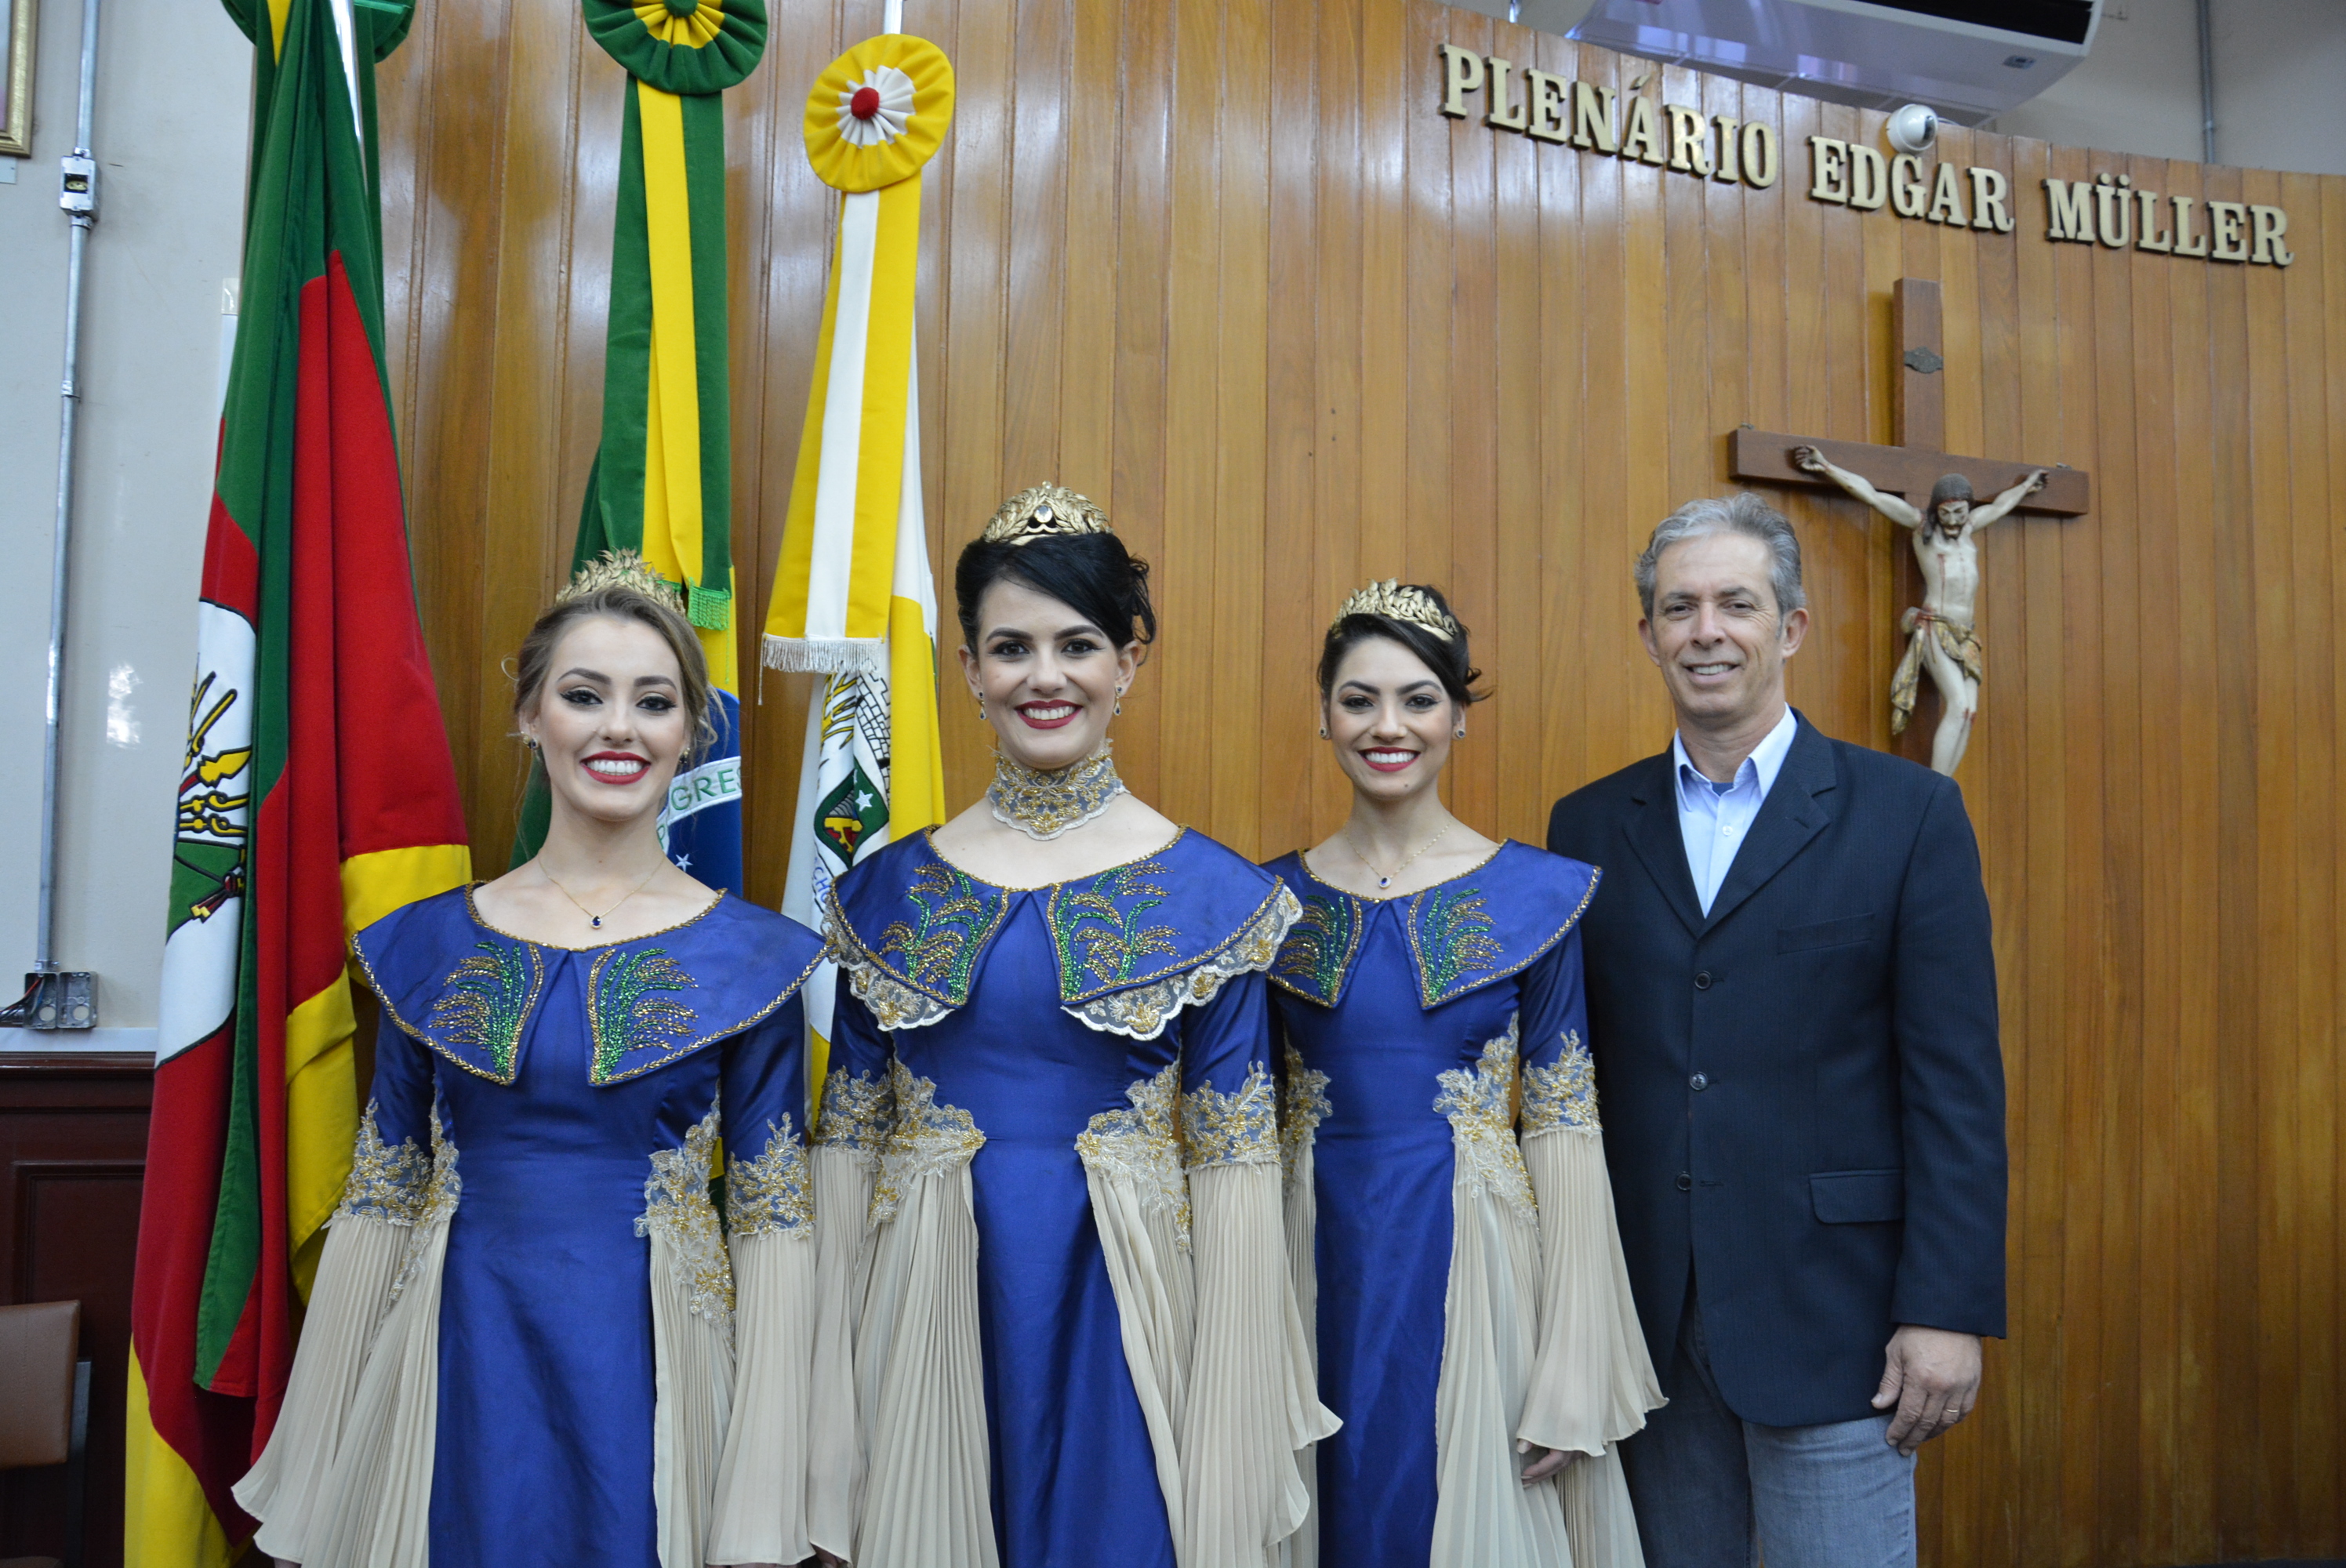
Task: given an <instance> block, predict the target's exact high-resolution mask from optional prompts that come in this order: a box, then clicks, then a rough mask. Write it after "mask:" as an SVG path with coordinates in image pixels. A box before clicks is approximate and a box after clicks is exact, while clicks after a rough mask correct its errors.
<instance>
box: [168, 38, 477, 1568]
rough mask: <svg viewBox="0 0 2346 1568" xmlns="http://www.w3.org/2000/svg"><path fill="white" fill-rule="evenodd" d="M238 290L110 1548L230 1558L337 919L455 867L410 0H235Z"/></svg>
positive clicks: (315, 1239) (282, 1364) (315, 1193)
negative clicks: (417, 447)
mask: <svg viewBox="0 0 2346 1568" xmlns="http://www.w3.org/2000/svg"><path fill="white" fill-rule="evenodd" d="M229 12H230V15H231V16H232V17H233V18H234V20H235V21H236V23H237V25H239V26H240V27H241V28H242V29H243V30H244V32H245V33H246V35H247V36H249V37H250V38H251V39H252V40H253V52H254V103H253V120H252V124H253V142H252V156H251V169H250V184H249V188H248V192H247V205H246V212H245V240H244V272H243V283H242V300H241V307H242V308H241V311H240V315H239V318H238V329H237V341H236V348H235V352H234V356H233V358H232V360H231V361H230V373H229V384H228V395H227V402H226V406H225V408H224V410H223V412H222V417H221V424H220V440H219V467H218V473H217V477H216V479H215V481H214V493H213V497H212V505H211V516H210V522H209V530H208V532H207V535H206V539H205V548H204V566H203V578H202V586H201V588H200V590H199V594H200V602H199V608H198V647H197V660H196V673H195V681H194V686H193V689H192V693H191V696H190V700H189V719H188V743H187V753H186V761H185V768H184V771H183V773H182V776H181V779H180V785H179V822H178V828H177V831H176V836H175V840H174V844H173V860H172V867H171V895H170V910H169V916H168V919H169V932H170V934H169V936H168V940H167V942H166V944H165V947H164V957H163V975H162V989H161V1004H160V1018H159V1020H158V1030H157V1042H156V1069H155V1089H154V1113H153V1120H152V1125H151V1130H150V1133H149V1135H148V1156H147V1177H146V1186H145V1198H144V1205H145V1207H144V1209H143V1211H142V1213H141V1215H140V1217H139V1233H138V1278H137V1282H136V1285H135V1287H134V1289H133V1293H132V1307H131V1366H130V1410H129V1418H130V1421H129V1437H128V1495H127V1496H126V1498H125V1518H124V1536H125V1539H124V1547H125V1560H126V1561H127V1562H128V1563H130V1564H132V1565H133V1568H139V1565H145V1568H179V1565H180V1564H207V1565H209V1564H212V1563H224V1562H225V1561H227V1559H228V1557H229V1556H230V1553H231V1552H232V1551H233V1549H234V1547H235V1545H236V1543H240V1542H241V1541H243V1540H244V1539H245V1538H246V1537H247V1536H249V1535H250V1533H251V1531H252V1528H253V1522H252V1521H251V1520H250V1518H249V1517H247V1516H246V1515H245V1514H244V1513H243V1512H241V1511H240V1510H239V1509H238V1507H237V1506H236V1503H235V1502H234V1500H233V1499H232V1498H231V1496H230V1490H229V1489H230V1486H232V1485H233V1484H234V1483H235V1481H237V1480H238V1479H239V1478H240V1476H241V1475H242V1474H243V1473H244V1471H246V1470H247V1469H248V1468H250V1464H251V1461H252V1459H253V1457H254V1456H255V1455H256V1454H258V1453H259V1452H260V1448H261V1445H262V1444H263V1443H264V1442H266V1441H267V1440H268V1437H269V1432H270V1428H271V1427H272V1425H273V1424H274V1422H275V1420H276V1419H277V1411H278V1405H279V1402H280V1400H281V1399H282V1397H283V1394H284V1390H285V1380H286V1376H287V1373H288V1372H289V1370H290V1369H291V1364H292V1357H293V1316H294V1312H293V1309H294V1304H295V1298H296V1295H297V1292H298V1291H300V1290H301V1289H302V1288H305V1287H306V1284H307V1281H308V1280H309V1278H311V1276H312V1274H313V1273H314V1269H315V1263H316V1255H317V1250H318V1248H319V1247H321V1245H322V1243H323V1231H322V1227H323V1225H324V1222H325V1220H326V1218H327V1217H328V1216H329V1215H330V1214H331V1212H332V1210H333V1207H334V1205H335V1203H336V1201H337V1200H338V1198H339V1197H340V1196H341V1191H342V1180H343V1177H344V1176H345V1175H346V1174H347V1172H348V1170H349V1167H350V1156H351V1145H352V1138H353V1136H354V1135H355V1133H356V1130H357V1125H358V1113H359V1085H358V1084H357V1082H356V1074H355V1071H354V1066H353V1061H352V1049H351V1040H352V1034H353V1033H354V1032H355V1028H356V1023H355V1020H354V1017H353V1014H352V989H351V982H350V979H349V976H348V973H347V972H346V969H345V959H344V952H345V948H344V942H345V938H346V935H347V933H348V932H352V931H354V930H356V929H358V928H359V927H362V926H363V925H366V924H368V923H369V922H371V921H374V920H376V919H378V918H380V917H381V916H382V915H383V914H384V913H386V912H388V911H391V910H393V909H395V908H397V907H398V906H399V905H401V904H403V903H405V902H408V901H411V900H413V899H417V898H422V897H424V896H427V895H429V894H431V893H434V892H438V891H442V890H443V889H445V888H449V887H453V886H455V885H457V884H459V883H461V882H464V881H467V880H468V879H469V877H470V874H471V858H470V854H469V851H468V850H467V849H466V845H465V830H464V813H463V811H462V809H461V808H460V806H459V803H458V799H457V794H456V780H455V770H454V766H453V765H452V763H451V760H450V757H449V752H448V742H447V736H446V731H445V730H444V728H443V727H442V723H441V717H440V705H439V699H438V697H437V696H436V694H435V693H434V690H433V684H432V671H431V667H430V665H429V663H428V662H427V661H426V659H425V656H424V648H423V632H422V627H421V626H420V625H419V623H418V619H417V616H416V608H415V596H414V591H413V583H412V578H411V575H410V566H409V560H408V552H407V534H406V524H405V520H404V507H403V501H402V497H401V491H400V482H399V471H398V462H397V453H396V450H395V448H394V446H393V435H392V427H391V410H390V402H389V397H388V393H387V388H386V383H385V381H384V377H383V369H382V248H381V239H380V219H379V218H378V209H377V203H376V197H375V170H374V165H373V161H372V148H373V140H374V137H373V130H374V126H373V121H374V64H375V62H376V61H377V60H379V59H380V58H382V56H384V55H386V54H388V53H389V52H390V51H391V49H392V48H393V47H394V46H396V45H397V44H398V42H399V40H400V38H401V37H402V36H403V35H404V34H405V32H406V28H407V23H408V20H409V17H410V15H411V0H229Z"/></svg>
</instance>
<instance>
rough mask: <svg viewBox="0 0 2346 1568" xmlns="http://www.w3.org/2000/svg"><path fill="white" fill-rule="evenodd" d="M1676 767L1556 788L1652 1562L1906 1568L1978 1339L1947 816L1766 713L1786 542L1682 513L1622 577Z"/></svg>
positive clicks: (1980, 1097)
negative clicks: (1668, 714) (1635, 1342)
mask: <svg viewBox="0 0 2346 1568" xmlns="http://www.w3.org/2000/svg"><path fill="white" fill-rule="evenodd" d="M1637 592H1638V596H1639V599H1640V602H1641V604H1642V606H1643V607H1644V610H1645V616H1644V618H1643V619H1642V620H1640V621H1639V622H1638V634H1639V636H1641V637H1643V639H1644V641H1645V645H1646V652H1647V655H1648V657H1651V658H1652V659H1653V661H1654V663H1655V665H1656V667H1658V668H1659V669H1660V671H1661V674H1662V684H1663V687H1664V688H1665V689H1666V690H1667V691H1668V693H1669V697H1670V702H1671V706H1672V707H1673V708H1676V709H1677V711H1678V733H1677V734H1676V736H1675V737H1673V738H1672V739H1671V742H1670V746H1669V749H1668V750H1667V751H1664V752H1663V753H1661V754H1660V755H1658V756H1656V757H1651V758H1648V759H1646V760H1645V761H1643V762H1640V763H1637V764H1636V765H1635V766H1633V767H1630V768H1627V769H1623V770H1622V771H1620V772H1619V773H1617V774H1614V775H1613V776H1612V777H1611V778H1609V779H1600V780H1598V781H1597V782H1596V783H1594V784H1591V785H1589V786H1587V787H1586V789H1581V790H1579V791H1577V792H1576V793H1575V794H1573V795H1571V796H1569V797H1567V798H1566V799H1564V800H1561V801H1559V802H1557V804H1556V811H1555V814H1554V816H1553V817H1552V818H1551V819H1550V821H1549V826H1548V848H1549V849H1551V850H1555V851H1556V852H1557V853H1559V854H1565V855H1570V856H1573V857H1575V858H1576V859H1578V860H1590V861H1594V862H1596V864H1598V865H1601V866H1603V867H1604V868H1605V871H1606V876H1605V880H1604V881H1603V882H1602V883H1600V884H1599V886H1598V891H1597V893H1596V900H1595V901H1594V902H1593V903H1592V904H1591V906H1590V908H1589V911H1588V912H1587V914H1586V916H1585V917H1584V918H1583V920H1582V922H1581V932H1582V938H1583V941H1584V942H1586V952H1587V962H1588V968H1587V974H1588V1006H1589V1034H1590V1040H1591V1044H1592V1046H1593V1047H1594V1050H1595V1053H1596V1083H1597V1093H1598V1095H1599V1098H1600V1100H1601V1102H1602V1104H1603V1105H1604V1107H1605V1128H1606V1131H1605V1146H1606V1156H1607V1163H1608V1164H1609V1165H1610V1166H1611V1167H1612V1176H1613V1193H1614V1202H1615V1205H1616V1207H1617V1210H1618V1212H1619V1215H1620V1220H1621V1235H1622V1243H1623V1247H1624V1250H1625V1251H1626V1253H1627V1257H1628V1262H1629V1273H1630V1280H1631V1284H1632V1286H1633V1288H1634V1289H1635V1291H1636V1294H1637V1309H1638V1315H1639V1317H1640V1318H1641V1319H1643V1322H1644V1327H1645V1330H1646V1339H1647V1348H1648V1349H1650V1350H1651V1351H1652V1353H1653V1357H1654V1364H1655V1365H1656V1366H1657V1367H1660V1368H1668V1371H1667V1372H1666V1373H1665V1374H1664V1390H1665V1391H1666V1392H1667V1393H1668V1395H1669V1397H1670V1403H1669V1404H1668V1406H1667V1407H1665V1408H1664V1409H1663V1410H1658V1411H1657V1412H1656V1413H1655V1414H1654V1415H1653V1417H1652V1418H1651V1419H1650V1420H1649V1422H1648V1424H1647V1429H1646V1431H1643V1432H1642V1433H1640V1434H1638V1435H1637V1437H1634V1438H1632V1439H1630V1440H1629V1441H1627V1443H1625V1444H1624V1445H1623V1446H1622V1450H1621V1459H1622V1464H1623V1468H1624V1469H1625V1471H1627V1476H1628V1481H1629V1488H1630V1494H1631V1496H1632V1498H1633V1499H1634V1500H1635V1502H1636V1503H1637V1517H1638V1527H1639V1531H1640V1532H1641V1534H1642V1535H1643V1536H1644V1539H1645V1545H1646V1556H1647V1563H1648V1564H1649V1565H1650V1568H1747V1565H1748V1564H1749V1562H1750V1561H1751V1551H1752V1547H1753V1545H1754V1544H1755V1543H1757V1544H1759V1545H1760V1546H1761V1547H1762V1548H1764V1550H1765V1553H1766V1556H1767V1561H1768V1564H1769V1568H1858V1565H1860V1564H1862V1565H1865V1568H1878V1565H1884V1564H1895V1563H1912V1562H1913V1560H1914V1495H1913V1453H1914V1451H1915V1450H1916V1449H1917V1448H1919V1447H1920V1446H1921V1445H1922V1444H1923V1442H1925V1441H1929V1440H1930V1439H1931V1438H1933V1437H1934V1436H1936V1435H1937V1434H1938V1433H1940V1432H1942V1431H1946V1430H1947V1429H1948V1428H1950V1427H1952V1426H1953V1425H1954V1424H1955V1423H1956V1422H1957V1421H1960V1420H1963V1419H1964V1416H1965V1415H1966V1414H1968V1413H1969V1411H1970V1410H1971V1408H1972V1405H1973V1402H1974V1400H1976V1399H1977V1397H1978V1392H1979V1383H1980V1340H1979V1337H1980V1336H1982V1335H2000V1334H2002V1333H2003V1332H2004V1066H2003V1059H2002V1056H2001V1054H2000V1052H1999V1048H1998V1044H1997V1038H1996V1013H1995V967H1994V958H1993V956H1992V954H1991V952H1990V951H1989V944H1988V909H1987V898H1986V893H1985V891H1984V888H1983V887H1982V885H1981V882H1980V871H1979V852H1978V848H1977V846H1976V844H1975V843H1974V840H1973V837H1972V830H1971V823H1970V820H1968V819H1967V818H1966V817H1965V815H1964V804H1963V798H1962V796H1961V794H1960V793H1959V792H1958V791H1957V790H1956V789H1955V786H1954V784H1953V781H1952V780H1949V779H1943V778H1941V777H1939V776H1937V775H1936V774H1933V773H1932V772H1930V771H1928V770H1926V769H1922V768H1918V767H1916V766H1914V765H1913V763H1911V762H1905V761H1902V760H1900V759H1897V758H1893V757H1888V756H1884V755H1883V754H1882V753H1880V752H1876V751H1870V750H1867V749H1865V748H1862V747H1855V746H1850V745H1846V744H1844V743H1843V742H1841V741H1838V740H1831V739H1828V738H1826V737H1825V736H1823V735H1822V734H1821V733H1819V732H1818V731H1817V729H1816V728H1814V727H1813V726H1811V725H1810V724H1809V723H1808V722H1807V721H1806V720H1805V719H1803V718H1801V717H1800V715H1799V714H1797V713H1795V712H1793V711H1792V710H1791V708H1790V707H1789V706H1788V705H1787V703H1786V701H1785V697H1784V664H1785V661H1786V660H1787V659H1789V658H1790V657H1792V656H1793V655H1794V654H1796V653H1797V652H1799V650H1800V642H1801V639H1802V637H1803V636H1805V635H1806V633H1807V630H1808V611H1807V609H1806V608H1805V607H1804V605H1803V596H1802V592H1801V586H1800V544H1799V541H1798V539H1797V538H1796V537H1795V536H1794V535H1793V533H1792V530H1791V527H1790V524H1787V523H1786V522H1785V521H1784V519H1783V518H1782V517H1781V516H1780V515H1779V514H1777V513H1776V512H1775V511H1774V510H1773V509H1772V508H1771V507H1770V506H1769V505H1768V504H1766V503H1765V502H1764V501H1762V500H1760V498H1759V497H1758V496H1755V495H1736V496H1731V497H1729V498H1727V499H1725V500H1719V501H1698V502H1694V503H1692V504H1688V505H1687V506H1684V507H1681V508H1680V509H1679V510H1678V512H1676V513H1674V514H1671V515H1670V516H1669V517H1668V518H1667V519H1665V520H1664V521H1663V523H1662V524H1661V525H1660V526H1659V527H1658V528H1656V529H1655V530H1654V535H1653V539H1652V541H1651V543H1650V544H1648V545H1647V548H1646V552H1645V554H1644V555H1642V556H1640V557H1639V558H1638V561H1637Z"/></svg>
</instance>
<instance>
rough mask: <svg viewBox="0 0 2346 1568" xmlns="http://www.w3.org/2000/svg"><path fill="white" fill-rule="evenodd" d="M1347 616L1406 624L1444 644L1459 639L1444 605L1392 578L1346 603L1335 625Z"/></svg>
mask: <svg viewBox="0 0 2346 1568" xmlns="http://www.w3.org/2000/svg"><path fill="white" fill-rule="evenodd" d="M1345 616H1382V617H1384V618H1385V619H1386V620H1389V621H1407V622H1408V623H1409V624H1410V625H1411V626H1415V627H1417V628H1418V629H1419V630H1421V631H1425V632H1430V633H1432V634H1433V636H1437V637H1440V638H1441V639H1442V640H1443V642H1453V641H1455V640H1456V639H1457V636H1458V623H1457V622H1456V621H1454V620H1452V619H1451V618H1450V617H1449V616H1446V615H1444V614H1443V613H1442V606H1439V605H1437V604H1435V603H1434V602H1433V599H1432V598H1430V597H1428V596H1427V595H1426V593H1425V591H1424V590H1423V588H1412V587H1404V586H1403V585H1400V584H1398V583H1396V582H1395V581H1394V580H1393V579H1392V578H1391V577H1388V578H1386V579H1385V580H1384V581H1383V582H1382V583H1378V582H1372V583H1370V585H1368V586H1367V587H1365V588H1362V590H1361V591H1360V592H1359V593H1357V594H1354V595H1353V596H1352V597H1351V598H1349V599H1346V600H1345V601H1344V607H1343V608H1342V609H1341V610H1338V611H1337V612H1336V622H1337V624H1340V625H1341V623H1342V621H1343V619H1344V617H1345Z"/></svg>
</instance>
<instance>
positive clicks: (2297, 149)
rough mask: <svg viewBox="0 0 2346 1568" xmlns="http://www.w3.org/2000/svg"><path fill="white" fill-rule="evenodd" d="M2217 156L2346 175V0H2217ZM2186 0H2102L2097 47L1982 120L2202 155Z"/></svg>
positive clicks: (2194, 22) (2018, 132)
mask: <svg viewBox="0 0 2346 1568" xmlns="http://www.w3.org/2000/svg"><path fill="white" fill-rule="evenodd" d="M2209 23H2210V28H2211V31H2212V32H2213V34H2214V36H2215V45H2216V46H2215V77H2216V81H2215V87H2216V161H2217V162H2219V163H2228V164H2234V165H2238V166H2239V167H2242V168H2279V169H2289V170H2294V171H2296V172H2298V173H2302V174H2346V93H2341V91H2340V90H2339V87H2338V84H2339V83H2340V81H2341V80H2346V3H2341V0H2213V5H2212V8H2211V10H2210V13H2209ZM2200 125H2201V113H2200V100H2199V20H2198V7H2197V6H2196V5H2194V3H2193V0H2109V3H2108V5H2106V7H2105V9H2104V10H2103V13H2102V28H2101V31H2100V33H2099V34H2097V35H2096V37H2095V39H2094V52H2093V53H2092V54H2090V55H2088V56H2086V60H2085V63H2084V64H2083V65H2081V66H2077V68H2076V69H2075V70H2073V71H2071V72H2070V73H2069V74H2068V75H2067V76H2064V77H2062V78H2061V79H2060V80H2059V81H2057V82H2055V83H2054V84H2053V86H2052V87H2049V88H2047V89H2046V90H2045V93H2044V94H2043V95H2042V96H2040V97H2035V98H2032V99H2030V100H2029V101H2028V102H2027V103H2025V104H2023V105H2021V106H2020V107H2018V108H2016V109H2015V110H2013V111H2012V112H2011V113H2010V114H2007V115H2002V116H1999V117H1997V118H1996V119H1995V120H1994V123H1993V124H1992V125H1991V126H1990V127H1989V128H1990V129H1993V130H1998V131H2002V132H2003V133H2004V134H2005V135H2007V136H2033V137H2043V138H2044V139H2045V140H2046V141H2054V142H2059V143H2062V144H2063V145H2065V146H2068V147H2093V148H2104V149H2106V150H2107V151H2110V152H2131V153H2140V154H2143V155H2145V156H2147V157H2151V158H2188V159H2189V160H2191V161H2192V162H2195V163H2196V162H2198V160H2199V158H2200V150H2201V146H2202V143H2201V137H2200Z"/></svg>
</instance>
